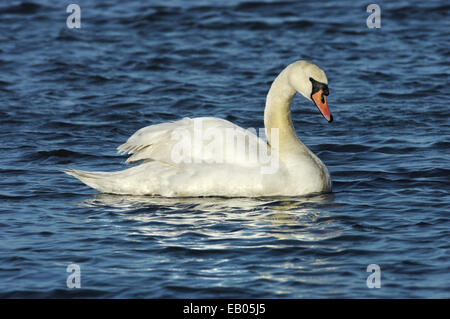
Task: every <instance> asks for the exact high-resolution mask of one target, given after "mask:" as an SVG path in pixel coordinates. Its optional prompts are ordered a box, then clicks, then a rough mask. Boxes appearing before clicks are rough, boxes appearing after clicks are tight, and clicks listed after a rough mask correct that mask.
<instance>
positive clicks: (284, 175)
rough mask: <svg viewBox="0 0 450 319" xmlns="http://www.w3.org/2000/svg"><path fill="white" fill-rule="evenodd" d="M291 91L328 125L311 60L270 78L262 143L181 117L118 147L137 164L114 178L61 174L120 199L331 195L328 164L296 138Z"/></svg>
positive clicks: (319, 76) (226, 127)
mask: <svg viewBox="0 0 450 319" xmlns="http://www.w3.org/2000/svg"><path fill="white" fill-rule="evenodd" d="M296 93H300V94H301V95H303V96H304V97H305V98H306V99H308V100H310V101H312V102H314V104H315V105H316V106H317V107H318V109H319V110H320V112H321V113H322V115H323V116H324V117H325V119H326V120H327V121H328V122H332V121H333V117H332V115H331V113H330V110H329V108H328V104H327V98H326V97H327V96H328V93H329V91H328V80H327V77H326V75H325V72H324V71H323V70H322V69H320V68H319V67H318V66H317V65H315V64H314V63H312V62H309V61H296V62H294V63H292V64H290V65H288V66H287V67H286V68H285V69H284V70H283V71H282V72H281V73H280V74H279V75H278V76H277V77H276V78H275V80H274V81H273V83H272V85H271V87H270V89H269V92H268V94H267V98H266V105H265V110H264V126H265V131H262V133H265V137H266V139H267V141H265V140H264V136H263V137H258V136H257V132H255V131H254V130H253V131H252V130H250V129H249V130H246V129H243V128H241V127H239V126H237V125H235V124H233V123H231V122H229V121H227V120H224V119H220V118H215V117H199V118H184V119H181V120H178V121H174V122H167V123H160V124H156V125H150V126H147V127H144V128H141V129H140V130H138V131H137V132H135V133H134V134H133V135H132V136H131V137H130V138H129V139H128V140H127V141H126V143H124V144H122V145H120V146H119V147H118V148H117V150H118V151H119V153H127V154H131V156H130V157H129V158H128V159H127V161H126V163H127V164H133V163H138V162H139V165H136V166H132V167H131V168H128V169H125V170H121V171H116V172H88V171H82V170H76V169H67V170H65V171H64V172H65V173H67V174H69V175H72V176H74V177H76V178H78V179H79V180H80V181H82V182H83V183H85V184H86V185H88V186H90V187H92V188H94V189H96V190H98V191H100V192H102V193H111V194H123V195H156V196H164V197H202V196H223V197H261V196H302V195H308V194H312V193H326V192H331V186H332V182H331V178H330V174H329V173H328V170H327V168H326V166H325V165H324V164H323V163H322V161H321V160H320V159H319V158H318V157H317V156H316V155H315V154H314V153H313V152H312V151H311V150H309V149H308V147H307V146H306V145H305V144H303V143H302V142H301V141H300V140H299V139H298V137H297V135H296V133H295V130H294V126H293V124H292V120H291V115H290V105H291V101H292V99H293V97H294V95H295V94H296ZM230 134H231V138H227V137H229V136H230ZM260 135H264V134H260ZM237 141H240V142H241V143H239V142H237ZM242 141H244V142H243V143H242ZM255 150H257V151H255ZM255 154H256V155H255Z"/></svg>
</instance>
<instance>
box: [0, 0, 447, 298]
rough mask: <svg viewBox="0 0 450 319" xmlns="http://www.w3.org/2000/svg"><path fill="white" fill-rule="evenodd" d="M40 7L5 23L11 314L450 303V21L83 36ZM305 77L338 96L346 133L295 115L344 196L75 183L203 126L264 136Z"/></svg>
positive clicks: (202, 8) (189, 16) (260, 17)
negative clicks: (89, 303) (141, 143)
mask: <svg viewBox="0 0 450 319" xmlns="http://www.w3.org/2000/svg"><path fill="white" fill-rule="evenodd" d="M32 1H33V2H20V1H17V2H6V1H5V2H1V5H0V29H1V32H0V43H1V44H0V101H1V103H0V117H1V126H0V139H1V146H0V147H1V152H2V154H3V156H2V157H1V159H0V172H1V177H2V178H1V181H0V184H1V187H0V198H1V208H0V239H1V241H0V268H1V270H0V297H108V298H129V297H145V298H160V297H168V298H194V297H199V298H209V297H237V298H241V297H261V298H267V297H270V298H323V297H324V298H337V297H341V298H355V297H358V298H366V297H367V298H372V297H385V298H409V297H411V298H449V297H450V274H449V273H450V272H449V270H450V259H449V248H450V245H449V226H450V220H449V201H450V196H449V185H450V183H449V175H450V174H449V173H450V171H449V167H448V159H449V155H450V150H449V131H450V130H449V129H450V121H449V116H448V97H449V86H448V74H449V66H450V63H449V62H450V61H449V55H450V54H449V45H448V43H449V30H450V28H449V27H450V25H449V19H448V15H449V9H450V6H449V5H448V2H447V1H428V2H426V3H423V2H415V3H411V2H409V1H408V2H406V1H396V2H395V3H388V2H384V1H379V2H377V3H378V4H379V5H380V7H381V29H369V28H367V26H366V19H367V17H368V15H369V13H366V10H365V8H366V6H367V4H368V3H366V2H364V1H345V2H344V1H342V2H341V3H339V4H337V3H335V2H329V3H324V4H320V5H319V4H318V3H317V2H316V1H308V2H300V1H292V2H291V1H283V2H277V3H269V2H267V3H266V2H261V1H258V2H246V1H240V0H233V1H227V2H226V4H219V3H217V2H210V1H189V2H187V1H181V0H180V1H151V2H148V3H145V4H144V3H143V2H141V1H127V2H126V3H125V2H124V1H118V0H117V1H78V2H77V3H78V4H79V5H80V7H81V14H82V16H81V29H78V30H77V29H73V30H70V29H68V28H67V27H66V18H67V16H68V15H69V14H68V13H66V10H65V9H66V7H65V6H66V5H67V4H63V3H55V2H54V1H50V0H42V1H37V0H32ZM298 59H307V60H312V61H314V62H315V63H317V64H318V65H319V66H321V67H322V68H323V69H324V70H325V71H326V72H327V75H328V78H329V83H330V96H329V97H328V101H329V105H330V108H331V110H332V113H333V115H334V119H335V121H334V122H333V123H332V124H328V123H327V122H326V121H325V120H324V119H323V118H322V116H321V115H320V114H319V113H318V111H317V109H316V108H315V107H314V106H313V105H312V104H311V103H309V102H307V101H306V100H304V99H303V98H301V97H297V98H296V99H294V103H293V110H292V115H293V121H294V125H295V127H296V129H297V133H298V135H299V136H300V138H301V139H302V141H304V142H305V144H307V145H308V146H309V147H310V148H311V149H312V150H313V151H314V152H315V153H316V154H318V156H319V157H320V158H321V159H322V160H323V161H324V163H325V164H326V165H327V167H328V169H329V171H330V173H331V176H332V179H333V183H334V184H333V193H331V194H326V195H321V196H313V197H305V198H255V199H245V198H240V199H225V198H185V199H164V198H155V197H153V198H152V197H127V196H113V195H106V194H97V192H96V191H94V190H92V189H89V188H88V187H86V186H85V185H83V184H81V183H80V182H79V181H77V180H75V179H74V178H71V177H70V176H67V175H65V174H62V173H61V172H60V171H59V170H60V169H63V168H69V167H70V168H79V169H86V170H107V171H110V170H119V169H123V168H124V167H125V165H124V161H125V157H123V156H119V155H117V154H116V152H115V148H116V147H117V146H118V145H119V144H121V143H123V142H124V141H125V140H126V139H127V138H128V137H129V136H130V135H131V134H132V133H134V132H135V131H136V130H137V129H139V128H141V127H143V126H147V125H150V124H156V123H160V122H164V121H170V120H177V119H180V118H182V117H186V116H188V117H198V116H216V117H220V118H225V119H228V120H231V121H233V122H234V123H236V124H238V125H240V126H242V127H254V128H260V127H263V107H264V102H265V95H266V93H267V91H268V88H269V86H270V83H271V82H272V80H273V79H274V78H275V76H276V75H277V74H278V72H280V71H281V70H282V69H283V68H284V67H285V66H286V65H288V64H289V63H291V62H293V61H295V60H298ZM72 263H75V264H78V265H79V266H80V268H81V288H80V289H76V288H74V289H69V288H67V286H66V280H67V276H68V275H69V273H67V272H66V267H67V266H68V265H69V264H72ZM369 264H377V265H379V266H380V268H381V288H380V289H377V288H373V289H369V288H367V286H366V279H367V277H368V276H369V275H370V273H368V272H366V268H367V266H368V265H369Z"/></svg>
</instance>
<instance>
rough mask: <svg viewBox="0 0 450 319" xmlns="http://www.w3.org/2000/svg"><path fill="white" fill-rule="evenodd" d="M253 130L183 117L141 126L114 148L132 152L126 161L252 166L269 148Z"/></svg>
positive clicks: (215, 119) (219, 120) (213, 119)
mask: <svg viewBox="0 0 450 319" xmlns="http://www.w3.org/2000/svg"><path fill="white" fill-rule="evenodd" d="M255 133H256V132H255V131H254V130H253V131H251V130H245V129H243V128H241V127H239V126H237V125H235V124H233V123H231V122H229V121H226V120H223V119H219V118H214V117H200V118H194V119H191V118H184V119H182V120H179V121H176V122H168V123H161V124H156V125H151V126H147V127H144V128H142V129H140V130H138V131H137V132H136V133H134V134H133V135H132V136H131V137H130V138H129V139H128V141H127V142H126V143H124V144H122V145H120V146H119V147H118V148H117V150H118V151H119V152H121V153H127V154H132V155H131V156H130V157H129V158H128V159H127V161H126V163H135V162H137V161H141V160H156V161H161V162H166V163H170V164H179V163H202V162H205V163H228V164H231V163H233V164H239V165H251V164H253V165H254V164H255V161H257V158H258V156H259V155H260V154H262V153H264V152H265V154H268V152H269V151H270V150H268V148H269V147H268V146H267V143H266V142H265V141H264V140H263V139H261V138H259V137H258V136H257V135H256V134H255Z"/></svg>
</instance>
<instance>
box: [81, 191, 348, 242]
mask: <svg viewBox="0 0 450 319" xmlns="http://www.w3.org/2000/svg"><path fill="white" fill-rule="evenodd" d="M332 199H333V195H332V194H321V195H317V196H310V197H300V198H295V199H293V198H280V197H278V198H220V197H195V198H167V197H149V196H123V195H111V194H96V195H94V196H93V197H92V198H90V199H87V200H84V201H83V202H82V205H83V206H85V207H86V206H87V207H99V208H106V209H107V210H108V211H111V212H117V213H120V216H121V218H123V219H126V220H131V221H137V222H141V223H140V224H139V225H136V226H134V228H135V230H136V231H137V232H139V234H141V235H151V236H162V237H166V238H168V237H173V236H179V235H182V234H184V233H187V232H199V233H201V234H202V235H204V236H208V238H210V239H222V240H224V239H225V240H226V239H233V238H235V239H237V238H239V239H246V238H247V239H249V238H261V237H266V236H270V237H272V238H273V237H275V238H278V239H280V240H289V239H295V240H301V241H308V242H313V241H318V240H324V239H328V238H332V237H335V236H338V235H339V234H340V231H339V229H336V227H330V226H332V225H330V224H332V223H333V218H328V217H330V216H331V213H330V212H329V209H328V206H329V203H330V202H331V201H332ZM321 217H323V218H322V219H321ZM157 225H160V226H159V227H157ZM174 226H175V227H174ZM210 244H211V243H210ZM221 245H223V243H222V244H221ZM227 245H228V244H227Z"/></svg>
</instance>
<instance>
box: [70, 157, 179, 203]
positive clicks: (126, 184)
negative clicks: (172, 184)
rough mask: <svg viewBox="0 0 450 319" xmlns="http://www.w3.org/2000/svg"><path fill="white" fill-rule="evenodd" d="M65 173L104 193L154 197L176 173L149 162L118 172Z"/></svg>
mask: <svg viewBox="0 0 450 319" xmlns="http://www.w3.org/2000/svg"><path fill="white" fill-rule="evenodd" d="M63 172H64V173H66V174H69V175H71V176H73V177H75V178H78V179H79V180H80V181H81V182H83V183H84V184H86V185H87V186H89V187H92V188H94V189H96V190H98V191H100V192H102V193H110V194H123V195H152V194H160V192H161V186H162V185H166V184H167V178H169V176H170V175H172V174H173V173H174V172H175V167H174V166H173V165H167V164H163V163H160V162H156V161H149V162H146V163H143V164H141V165H138V166H134V167H130V168H127V169H124V170H122V171H116V172H87V171H81V170H77V169H66V170H63ZM167 191H168V190H166V192H167Z"/></svg>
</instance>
